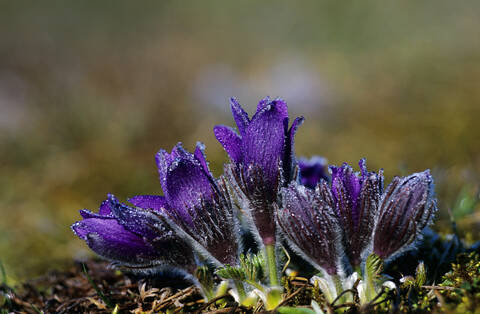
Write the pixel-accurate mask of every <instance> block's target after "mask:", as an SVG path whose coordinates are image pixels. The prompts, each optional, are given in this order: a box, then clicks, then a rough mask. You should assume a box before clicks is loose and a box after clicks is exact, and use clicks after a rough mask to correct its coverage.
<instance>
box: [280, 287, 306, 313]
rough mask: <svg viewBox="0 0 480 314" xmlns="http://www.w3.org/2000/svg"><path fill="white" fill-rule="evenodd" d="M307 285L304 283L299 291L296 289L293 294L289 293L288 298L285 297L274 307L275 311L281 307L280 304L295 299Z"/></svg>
mask: <svg viewBox="0 0 480 314" xmlns="http://www.w3.org/2000/svg"><path fill="white" fill-rule="evenodd" d="M306 287H307V285H304V286H303V287H301V288H300V289H298V290H297V291H295V292H294V293H292V294H291V295H289V296H288V297H287V298H285V299H283V300H282V302H280V303H279V304H278V305H277V306H276V307H275V309H274V311H275V310H276V309H277V308H279V307H280V306H282V305H284V304H285V303H287V302H288V301H290V300H291V299H293V298H294V297H295V296H296V295H297V294H299V293H300V292H302V291H303V290H305V288H306Z"/></svg>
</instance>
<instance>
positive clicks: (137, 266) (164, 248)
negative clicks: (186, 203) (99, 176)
mask: <svg viewBox="0 0 480 314" xmlns="http://www.w3.org/2000/svg"><path fill="white" fill-rule="evenodd" d="M106 203H108V206H109V208H111V209H112V215H111V216H100V215H98V214H95V215H96V217H91V218H86V219H84V220H82V221H78V222H76V223H75V224H73V225H72V230H73V231H74V232H75V234H76V235H77V236H78V237H80V238H81V239H83V240H85V241H86V242H87V244H88V246H89V247H90V248H91V249H92V250H93V251H94V252H96V253H97V254H99V255H100V256H102V257H104V258H107V259H109V260H111V261H113V262H115V263H117V264H119V265H120V266H122V267H126V268H128V269H130V270H133V271H141V272H152V271H153V272H155V271H156V270H161V269H164V268H172V267H173V268H176V269H178V270H183V271H186V272H188V273H190V274H193V273H194V271H195V269H196V262H195V257H194V255H193V250H192V249H191V247H190V246H189V245H188V244H187V242H185V241H183V240H182V239H181V238H179V237H178V236H177V235H176V234H175V233H174V232H173V230H172V229H171V228H170V227H169V226H168V225H167V224H165V223H163V222H162V221H161V220H159V219H157V218H156V216H155V215H154V214H153V213H154V212H155V211H149V210H143V209H140V208H132V207H129V206H126V205H125V204H122V203H120V202H118V201H117V200H116V199H115V197H114V196H113V195H109V197H108V199H107V200H106V201H105V202H103V204H106Z"/></svg>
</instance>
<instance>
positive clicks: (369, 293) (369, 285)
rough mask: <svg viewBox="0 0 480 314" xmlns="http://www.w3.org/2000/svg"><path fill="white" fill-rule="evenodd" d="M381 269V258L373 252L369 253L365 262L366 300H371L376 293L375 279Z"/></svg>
mask: <svg viewBox="0 0 480 314" xmlns="http://www.w3.org/2000/svg"><path fill="white" fill-rule="evenodd" d="M382 270H383V260H382V259H381V258H380V257H379V256H378V255H376V254H375V253H372V254H370V255H369V256H368V257H367V261H366V262H365V278H364V279H365V284H366V286H365V290H366V291H365V292H366V298H367V301H371V300H373V299H374V298H375V296H376V295H377V292H376V289H375V281H376V279H377V278H378V277H379V275H380V273H381V272H382Z"/></svg>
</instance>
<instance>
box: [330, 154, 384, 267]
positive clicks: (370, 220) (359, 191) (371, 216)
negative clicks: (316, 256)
mask: <svg viewBox="0 0 480 314" xmlns="http://www.w3.org/2000/svg"><path fill="white" fill-rule="evenodd" d="M359 165H360V170H361V173H356V172H354V171H353V169H352V167H350V166H349V165H348V164H346V163H345V164H343V165H342V166H341V167H334V166H331V167H330V170H331V172H332V183H331V196H332V198H333V202H334V204H335V205H334V206H335V211H336V213H337V216H338V219H339V221H340V224H341V225H342V227H343V230H344V242H345V246H346V249H347V251H346V252H347V256H348V257H349V260H350V262H351V264H352V265H353V266H358V265H360V263H361V259H362V254H363V253H364V252H365V251H366V249H367V248H368V246H369V244H370V243H371V237H372V232H373V228H374V225H375V215H376V213H377V209H378V202H379V200H380V196H381V194H382V190H383V171H382V170H380V171H379V172H378V173H375V172H368V171H367V167H366V163H365V159H362V160H360V162H359ZM328 198H330V196H328Z"/></svg>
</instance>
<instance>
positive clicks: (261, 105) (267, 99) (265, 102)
mask: <svg viewBox="0 0 480 314" xmlns="http://www.w3.org/2000/svg"><path fill="white" fill-rule="evenodd" d="M269 103H270V97H268V96H267V97H265V98H263V99H262V100H260V101H259V102H258V105H257V111H256V112H255V114H256V113H258V112H261V111H263V109H265V107H266V106H267V105H268V104H269Z"/></svg>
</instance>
